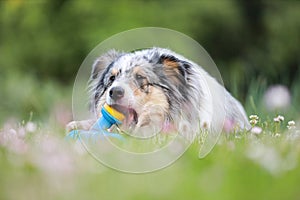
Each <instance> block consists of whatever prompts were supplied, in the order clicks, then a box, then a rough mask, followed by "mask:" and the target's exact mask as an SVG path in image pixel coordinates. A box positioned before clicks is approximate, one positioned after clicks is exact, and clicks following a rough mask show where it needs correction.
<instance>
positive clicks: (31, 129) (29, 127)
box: [25, 122, 37, 133]
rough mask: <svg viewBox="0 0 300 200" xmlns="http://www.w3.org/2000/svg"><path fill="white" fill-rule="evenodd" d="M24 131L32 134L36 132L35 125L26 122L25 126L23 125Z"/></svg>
mask: <svg viewBox="0 0 300 200" xmlns="http://www.w3.org/2000/svg"><path fill="white" fill-rule="evenodd" d="M25 129H26V131H28V132H30V133H32V132H35V131H36V130H37V125H36V124H35V123H33V122H27V124H26V125H25Z"/></svg>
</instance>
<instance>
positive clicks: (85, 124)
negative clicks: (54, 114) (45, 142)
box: [66, 119, 96, 132]
mask: <svg viewBox="0 0 300 200" xmlns="http://www.w3.org/2000/svg"><path fill="white" fill-rule="evenodd" d="M95 122H96V121H95V120H94V119H89V120H83V121H72V122H70V123H68V124H67V126H66V131H67V132H70V131H72V130H78V129H80V130H89V129H90V128H91V127H92V126H93V125H94V123H95Z"/></svg>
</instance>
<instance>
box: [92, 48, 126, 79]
mask: <svg viewBox="0 0 300 200" xmlns="http://www.w3.org/2000/svg"><path fill="white" fill-rule="evenodd" d="M121 55H122V53H120V52H118V51H116V50H110V51H108V52H107V53H105V54H103V55H101V56H100V57H99V58H97V59H96V61H95V62H94V64H93V69H92V74H91V79H96V78H98V77H99V76H100V75H101V74H102V72H103V71H104V70H105V69H106V68H107V67H108V66H110V65H111V64H112V63H113V62H114V61H115V60H116V59H117V58H118V57H120V56H121Z"/></svg>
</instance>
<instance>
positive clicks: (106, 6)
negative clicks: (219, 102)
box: [0, 0, 300, 200]
mask: <svg viewBox="0 0 300 200" xmlns="http://www.w3.org/2000/svg"><path fill="white" fill-rule="evenodd" d="M299 10H300V4H299V2H297V1H293V0H288V1H284V2H283V1H272V2H271V1H246V0H244V1H238V0H226V1H225V0H224V1H168V0H166V1H139V0H133V1H130V3H129V1H123V0H116V1H94V2H93V1H89V2H87V1H82V0H73V1H68V0H62V1H46V0H40V1H33V0H30V1H26V0H18V1H17V0H6V1H0V200H22V199H30V200H40V199H43V200H52V199H57V200H67V199H74V200H77V199H78V200H79V199H91V200H93V199H101V200H105V199H123V200H126V199H128V200H129V199H130V200H135V199H149V200H152V199H164V200H167V199H170V200H171V199H172V200H173V199H203V200H205V199H216V200H219V199H222V200H232V199H237V200H240V199H245V200H248V199H249V200H253V199H262V200H266V199H272V200H276V199H278V200H282V199H287V200H297V199H300V190H299V180H300V126H299V125H300V104H299V102H300V90H299V87H300V67H299V66H300V61H299V52H300V40H299V33H300V26H299V25H300V12H299ZM138 27H163V28H169V29H173V30H175V31H179V32H182V33H184V34H186V35H188V36H189V37H191V38H193V39H194V40H195V41H197V42H198V43H200V44H201V45H202V46H203V47H204V48H205V49H206V50H207V52H208V53H209V54H210V56H211V57H212V59H213V60H214V62H215V63H216V65H217V66H218V69H219V71H220V74H221V75H222V78H223V81H224V85H225V87H226V88H227V89H228V90H229V91H230V92H231V93H232V94H233V96H235V97H236V98H237V99H238V100H240V101H241V103H242V104H243V105H244V107H245V110H246V112H247V115H248V116H249V121H250V123H251V125H252V129H251V130H249V131H243V132H234V131H231V132H224V133H222V134H221V136H220V138H219V140H218V142H217V144H216V145H215V147H214V148H213V150H212V151H211V152H210V153H209V154H208V155H207V156H206V157H205V158H203V159H199V158H198V153H199V148H200V147H201V144H202V143H201V138H196V140H195V141H194V142H193V143H192V144H191V146H190V147H189V148H188V150H187V151H186V152H185V153H184V154H183V155H182V156H181V157H180V158H179V159H178V160H177V161H176V162H174V163H173V164H172V165H170V166H168V167H166V168H163V169H161V170H158V171H155V172H151V173H143V174H130V173H122V172H119V171H116V170H113V169H111V168H109V167H106V166H104V165H102V164H101V163H99V162H97V161H96V160H95V159H94V158H93V157H92V156H91V155H90V154H89V153H88V152H87V151H86V150H85V149H84V148H83V146H82V145H81V144H80V143H78V142H76V141H66V140H65V135H66V131H65V125H66V124H67V123H68V122H70V121H71V120H72V118H73V116H72V114H73V113H72V90H73V84H74V80H75V77H76V73H77V71H78V69H79V67H80V65H81V63H82V62H83V60H84V59H85V57H86V56H87V55H88V54H89V52H91V50H92V49H93V48H94V47H95V46H97V45H98V44H99V43H101V42H103V41H104V40H105V39H107V38H109V37H110V36H112V35H114V34H117V33H120V32H122V31H126V30H130V29H133V28H138ZM130 145H132V146H130ZM129 147H131V148H132V149H134V148H139V147H137V145H136V144H135V143H134V142H132V143H129ZM125 159H126V158H125Z"/></svg>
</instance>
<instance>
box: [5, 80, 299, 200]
mask: <svg viewBox="0 0 300 200" xmlns="http://www.w3.org/2000/svg"><path fill="white" fill-rule="evenodd" d="M11 81H13V80H11ZM31 81H33V82H34V80H33V79H32V80H31ZM48 84H49V83H45V84H44V85H41V87H42V88H43V87H47V88H48V87H49V88H51V87H54V88H55V86H53V85H48ZM33 85H35V84H33ZM24 86H26V85H24V84H23V85H22V86H19V87H20V88H17V87H16V88H15V89H20V90H21V89H22V88H24ZM253 87H254V86H253ZM33 90H35V89H34V87H33ZM47 91H50V92H49V94H48V92H45V90H43V89H41V90H40V89H38V90H36V91H35V95H36V97H35V98H38V99H39V100H41V99H48V98H49V97H50V96H51V98H52V99H51V107H50V108H49V110H48V111H47V112H48V113H49V116H48V117H45V116H38V117H35V116H34V115H35V113H30V112H29V113H28V116H27V117H26V118H25V117H24V120H18V119H14V118H9V119H7V120H6V121H5V122H4V123H3V125H2V127H1V131H0V160H1V162H0V163H1V164H0V177H1V179H0V185H1V189H0V191H1V192H0V199H5V200H10V199H11V200H15V199H33V200H34V199H228V200H229V199H299V197H300V192H299V189H298V188H299V186H298V182H299V178H300V165H299V161H300V130H299V126H297V125H299V120H298V119H299V116H297V115H295V114H294V115H293V118H291V116H289V113H293V112H292V110H291V111H289V112H288V111H285V114H282V115H279V116H278V114H277V113H276V112H267V111H265V113H251V114H254V115H252V116H250V115H249V117H250V118H249V120H250V122H251V124H252V126H253V127H254V128H253V129H252V130H251V131H244V132H231V133H225V132H224V133H222V135H221V137H220V139H219V141H218V143H217V145H216V146H215V147H214V149H213V150H212V151H211V152H210V154H208V156H206V157H205V158H203V159H199V158H198V153H199V148H200V145H201V143H200V142H199V140H197V139H196V140H195V141H194V142H193V143H192V145H191V146H190V147H189V149H188V150H187V151H186V152H185V153H184V155H183V156H182V157H180V158H179V159H178V160H177V161H176V162H175V163H173V164H172V165H171V166H169V167H166V168H164V169H161V170H159V171H156V172H152V173H145V174H130V173H122V172H119V171H116V170H113V169H110V168H108V167H106V166H104V165H102V164H101V163H99V162H97V161H96V160H95V159H94V158H93V157H91V156H90V155H89V154H88V153H87V151H86V150H85V149H84V148H83V146H82V145H81V143H79V142H75V141H72V142H67V141H66V140H65V139H64V137H65V134H66V132H65V130H64V125H65V124H66V123H67V122H68V121H69V120H70V119H71V116H72V113H71V108H70V104H68V100H70V93H66V92H64V90H61V89H58V88H57V89H53V90H47ZM20 94H21V93H20ZM22 98H23V97H22ZM28 98H29V97H28ZM32 98H34V97H32ZM249 98H250V97H249ZM250 99H258V97H256V98H253V97H252V98H250ZM250 102H251V101H249V104H252V105H246V107H249V108H251V107H253V102H252V103H250ZM254 103H255V102H254ZM256 104H257V105H256ZM255 105H256V106H255V108H253V110H254V109H257V110H263V109H262V108H260V107H259V105H260V104H258V103H255ZM261 105H263V104H261ZM248 113H249V112H248ZM297 117H298V118H297ZM291 121H294V122H295V124H294V123H293V122H291ZM133 145H134V144H133Z"/></svg>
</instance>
